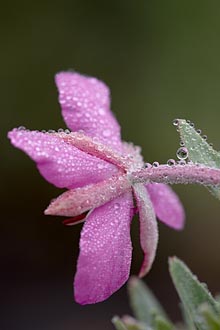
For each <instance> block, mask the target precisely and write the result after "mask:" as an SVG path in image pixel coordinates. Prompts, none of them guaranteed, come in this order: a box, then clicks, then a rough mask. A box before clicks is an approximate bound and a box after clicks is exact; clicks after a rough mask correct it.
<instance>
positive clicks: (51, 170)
mask: <svg viewBox="0 0 220 330" xmlns="http://www.w3.org/2000/svg"><path fill="white" fill-rule="evenodd" d="M8 136H9V138H10V139H11V143H12V144H13V145H14V146H15V147H17V148H19V149H21V150H23V151H24V152H25V153H27V154H28V156H29V157H31V158H32V159H33V160H34V161H35V162H36V163H37V167H38V169H39V171H40V173H41V174H42V176H43V177H44V178H45V179H46V180H48V181H49V182H50V183H52V184H54V185H55V186H57V187H60V188H69V189H70V188H75V187H81V186H84V185H88V184H91V183H97V182H99V181H102V180H104V179H106V178H108V177H109V176H111V175H112V174H114V173H117V172H118V169H117V167H116V166H114V165H112V164H110V163H107V162H105V161H104V160H101V159H98V158H96V157H94V156H91V155H88V154H86V153H85V152H82V151H80V150H79V149H77V148H75V147H73V146H71V145H69V144H67V143H65V142H64V141H63V140H62V139H61V138H59V137H58V136H55V134H52V133H51V134H49V133H41V132H37V131H32V132H31V131H27V130H18V129H14V130H13V131H11V132H9V134H8Z"/></svg>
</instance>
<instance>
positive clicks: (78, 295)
mask: <svg viewBox="0 0 220 330" xmlns="http://www.w3.org/2000/svg"><path fill="white" fill-rule="evenodd" d="M132 216H133V199H132V194H131V193H125V194H123V195H122V196H121V197H118V198H117V199H114V200H112V201H110V202H108V203H106V204H105V205H103V206H100V207H98V208H96V209H95V210H94V211H92V212H91V214H90V215H89V216H88V218H87V219H86V222H85V224H84V227H83V230H82V232H81V239H80V255H79V259H78V264H77V273H76V276H75V281H74V288H75V289H74V292H75V300H76V301H77V302H78V303H80V304H82V305H84V304H93V303H97V302H100V301H103V300H105V299H107V298H108V297H109V296H110V295H111V294H112V293H114V292H115V291H116V290H118V289H119V288H120V287H121V286H122V285H123V284H124V283H125V282H126V281H127V279H128V277H129V272H130V264H131V254H132V246H131V238H130V223H131V219H132Z"/></svg>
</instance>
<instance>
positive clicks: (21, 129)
mask: <svg viewBox="0 0 220 330" xmlns="http://www.w3.org/2000/svg"><path fill="white" fill-rule="evenodd" d="M18 130H19V131H25V130H26V127H24V126H19V127H18Z"/></svg>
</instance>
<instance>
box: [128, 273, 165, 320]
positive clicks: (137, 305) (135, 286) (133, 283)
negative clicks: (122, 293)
mask: <svg viewBox="0 0 220 330" xmlns="http://www.w3.org/2000/svg"><path fill="white" fill-rule="evenodd" d="M128 293H129V299H130V305H131V308H132V310H133V313H134V315H135V317H136V318H137V319H138V320H139V321H142V322H145V323H146V324H147V325H149V326H152V324H153V322H154V319H155V316H156V315H160V316H162V317H164V319H165V320H168V318H167V316H166V313H165V312H164V310H163V308H162V307H161V306H160V304H159V302H158V301H157V299H156V298H155V296H154V295H153V293H152V292H151V291H150V290H149V288H148V287H147V286H146V285H145V284H144V282H143V281H141V280H139V279H138V278H137V277H132V278H131V279H130V280H129V282H128Z"/></svg>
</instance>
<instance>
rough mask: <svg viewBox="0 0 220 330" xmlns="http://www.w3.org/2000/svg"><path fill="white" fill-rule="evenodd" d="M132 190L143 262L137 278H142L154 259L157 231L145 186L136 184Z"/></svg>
mask: <svg viewBox="0 0 220 330" xmlns="http://www.w3.org/2000/svg"><path fill="white" fill-rule="evenodd" d="M133 189H134V194H135V198H136V201H137V207H138V212H139V221H140V242H141V248H142V250H143V252H144V261H143V263H142V266H141V270H140V273H139V276H140V277H143V276H145V275H146V274H147V273H148V272H149V270H150V268H151V266H152V263H153V261H154V258H155V254H156V249H157V243H158V229H157V221H156V217H155V213H154V209H153V205H152V203H151V200H150V197H149V196H148V193H147V191H146V189H145V186H144V185H143V184H141V183H138V184H135V185H134V186H133Z"/></svg>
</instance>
